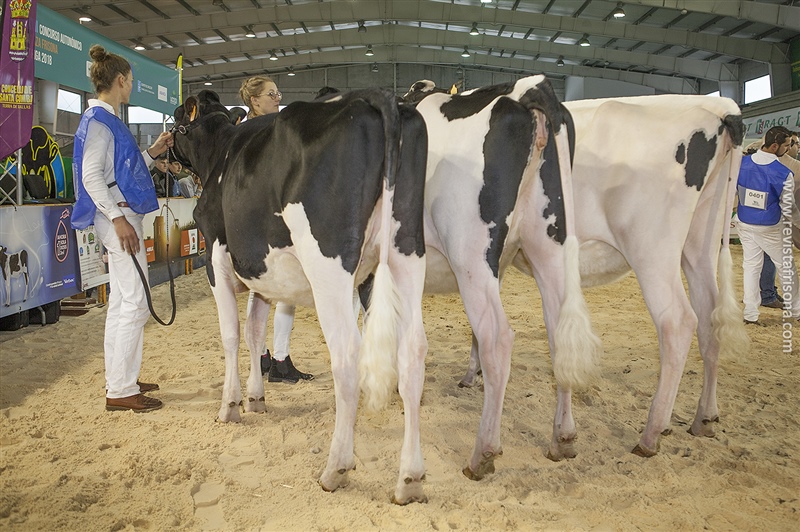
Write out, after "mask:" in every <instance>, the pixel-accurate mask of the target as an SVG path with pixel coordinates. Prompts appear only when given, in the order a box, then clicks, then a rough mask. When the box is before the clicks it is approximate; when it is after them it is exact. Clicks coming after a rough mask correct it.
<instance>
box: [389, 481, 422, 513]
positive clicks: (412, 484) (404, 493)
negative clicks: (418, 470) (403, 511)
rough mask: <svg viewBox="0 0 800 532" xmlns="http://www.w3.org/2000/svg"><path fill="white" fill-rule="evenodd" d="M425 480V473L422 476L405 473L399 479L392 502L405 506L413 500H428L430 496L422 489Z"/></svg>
mask: <svg viewBox="0 0 800 532" xmlns="http://www.w3.org/2000/svg"><path fill="white" fill-rule="evenodd" d="M424 480H425V473H423V474H422V475H421V476H418V477H417V476H412V475H405V476H404V477H402V478H401V479H400V480H398V481H397V487H396V488H395V490H394V495H392V502H393V503H394V504H397V505H399V506H405V505H406V504H409V503H412V502H428V497H426V496H425V493H424V492H423V489H422V482H423V481H424Z"/></svg>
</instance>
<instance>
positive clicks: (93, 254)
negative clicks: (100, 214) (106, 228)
mask: <svg viewBox="0 0 800 532" xmlns="http://www.w3.org/2000/svg"><path fill="white" fill-rule="evenodd" d="M75 237H76V241H77V243H78V262H79V263H80V271H81V290H88V289H89V288H93V287H95V286H99V285H101V284H105V283H107V282H108V280H109V279H108V272H106V263H105V261H104V260H103V253H104V250H103V244H101V243H100V239H99V238H97V234H96V233H95V230H94V226H93V225H90V226H89V227H87V228H86V229H76V230H75Z"/></svg>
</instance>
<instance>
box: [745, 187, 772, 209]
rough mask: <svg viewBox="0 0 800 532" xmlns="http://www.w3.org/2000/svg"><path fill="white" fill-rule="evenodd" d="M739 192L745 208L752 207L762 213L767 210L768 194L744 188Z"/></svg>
mask: <svg viewBox="0 0 800 532" xmlns="http://www.w3.org/2000/svg"><path fill="white" fill-rule="evenodd" d="M739 192H740V198H741V203H742V205H744V206H745V207H752V208H753V209H760V210H762V211H763V210H765V209H766V208H767V192H762V191H760V190H752V189H749V188H744V187H741V189H740V191H739Z"/></svg>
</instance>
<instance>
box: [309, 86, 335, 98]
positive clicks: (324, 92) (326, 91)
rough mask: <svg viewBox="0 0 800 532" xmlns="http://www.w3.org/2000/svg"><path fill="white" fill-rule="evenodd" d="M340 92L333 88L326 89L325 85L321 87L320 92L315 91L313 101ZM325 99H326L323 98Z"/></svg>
mask: <svg viewBox="0 0 800 532" xmlns="http://www.w3.org/2000/svg"><path fill="white" fill-rule="evenodd" d="M339 92H341V91H340V90H339V89H337V88H335V87H328V86H327V85H326V86H324V87H322V88H321V89H320V90H318V91H317V95H316V96H314V99H315V100H319V99H320V98H323V97H327V96H330V95H331V94H338V93H339ZM325 99H327V98H325Z"/></svg>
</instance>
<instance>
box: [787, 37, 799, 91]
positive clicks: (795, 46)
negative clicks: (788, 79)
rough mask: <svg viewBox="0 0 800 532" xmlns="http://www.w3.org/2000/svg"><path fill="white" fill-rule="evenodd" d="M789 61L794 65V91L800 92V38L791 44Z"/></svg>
mask: <svg viewBox="0 0 800 532" xmlns="http://www.w3.org/2000/svg"><path fill="white" fill-rule="evenodd" d="M789 61H791V63H792V90H793V91H796V90H800V37H796V38H795V39H794V40H793V41H792V42H790V43H789Z"/></svg>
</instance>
